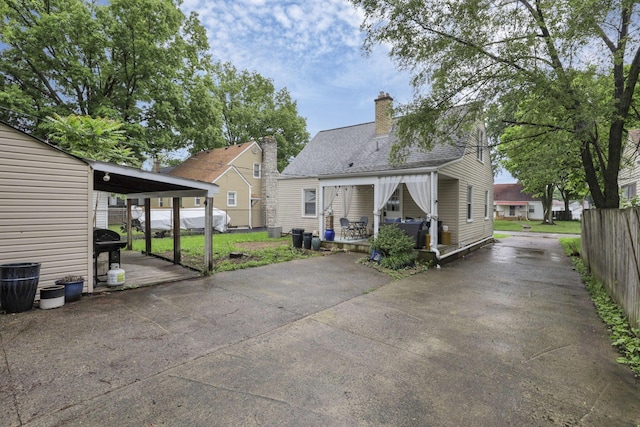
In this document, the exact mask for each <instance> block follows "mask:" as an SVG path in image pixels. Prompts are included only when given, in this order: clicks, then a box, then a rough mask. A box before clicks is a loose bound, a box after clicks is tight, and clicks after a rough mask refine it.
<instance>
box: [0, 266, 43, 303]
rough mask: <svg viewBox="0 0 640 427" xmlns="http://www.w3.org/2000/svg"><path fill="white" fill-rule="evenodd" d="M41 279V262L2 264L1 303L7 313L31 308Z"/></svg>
mask: <svg viewBox="0 0 640 427" xmlns="http://www.w3.org/2000/svg"><path fill="white" fill-rule="evenodd" d="M39 280H40V263H39V262H21V263H14V264H3V265H0V305H1V306H2V309H3V310H4V311H5V312H7V313H21V312H23V311H27V310H31V308H32V307H33V300H34V299H35V297H36V290H37V289H38V281H39Z"/></svg>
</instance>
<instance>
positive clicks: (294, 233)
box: [291, 228, 304, 248]
mask: <svg viewBox="0 0 640 427" xmlns="http://www.w3.org/2000/svg"><path fill="white" fill-rule="evenodd" d="M303 232H304V228H292V229H291V237H293V247H294V248H302V233H303Z"/></svg>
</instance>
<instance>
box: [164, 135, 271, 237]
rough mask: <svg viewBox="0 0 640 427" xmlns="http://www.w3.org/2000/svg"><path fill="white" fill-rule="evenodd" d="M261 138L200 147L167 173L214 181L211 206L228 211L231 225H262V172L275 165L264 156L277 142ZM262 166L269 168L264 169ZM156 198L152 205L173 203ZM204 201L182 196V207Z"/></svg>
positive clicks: (249, 226)
mask: <svg viewBox="0 0 640 427" xmlns="http://www.w3.org/2000/svg"><path fill="white" fill-rule="evenodd" d="M265 141H266V142H265ZM260 142H261V144H259V143H258V142H255V141H251V142H246V143H243V144H237V145H230V146H227V147H223V148H215V149H211V150H206V151H201V152H200V153H197V154H196V155H194V156H192V157H190V158H189V159H187V160H185V161H184V162H183V163H181V164H180V165H178V166H176V167H175V168H173V169H172V170H171V171H170V172H169V174H170V175H172V176H179V177H184V178H189V179H196V180H198V181H204V182H210V183H214V184H217V185H218V186H219V187H220V197H216V198H214V200H213V207H214V208H216V209H220V210H222V211H225V212H226V213H227V215H228V216H229V217H230V218H231V226H233V227H246V228H256V227H264V226H265V225H266V215H265V204H264V203H263V198H264V197H263V178H264V173H265V172H269V171H270V172H271V173H273V172H274V170H275V168H277V165H276V163H274V164H272V165H269V166H267V165H266V163H265V161H264V159H263V156H264V157H265V158H266V157H267V153H266V150H272V151H274V153H275V150H276V143H275V139H272V138H263V139H262V140H261V141H260ZM263 148H264V150H265V152H263ZM274 161H275V158H274ZM263 167H265V168H266V169H268V171H267V170H264V171H263ZM275 173H277V170H275ZM155 202H156V204H155V205H152V207H155V208H162V207H171V203H172V202H171V199H156V201H155ZM203 203H204V200H202V199H200V198H197V197H194V198H184V199H182V206H181V207H183V208H195V207H200V206H203Z"/></svg>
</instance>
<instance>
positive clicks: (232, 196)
mask: <svg viewBox="0 0 640 427" xmlns="http://www.w3.org/2000/svg"><path fill="white" fill-rule="evenodd" d="M235 206H238V192H237V191H227V207H231V208H232V207H235Z"/></svg>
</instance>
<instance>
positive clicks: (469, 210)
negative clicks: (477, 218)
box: [467, 185, 473, 222]
mask: <svg viewBox="0 0 640 427" xmlns="http://www.w3.org/2000/svg"><path fill="white" fill-rule="evenodd" d="M467 222H473V185H467Z"/></svg>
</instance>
